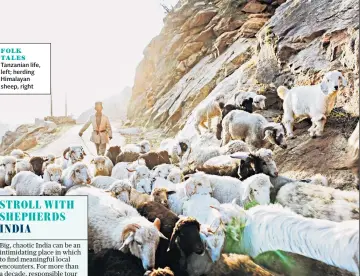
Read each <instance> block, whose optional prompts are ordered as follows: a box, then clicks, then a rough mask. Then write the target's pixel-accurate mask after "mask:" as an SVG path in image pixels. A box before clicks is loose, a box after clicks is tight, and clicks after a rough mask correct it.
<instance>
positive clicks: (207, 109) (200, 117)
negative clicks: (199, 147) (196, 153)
mask: <svg viewBox="0 0 360 276" xmlns="http://www.w3.org/2000/svg"><path fill="white" fill-rule="evenodd" d="M224 105H225V97H224V95H223V94H219V95H217V96H215V97H214V98H213V99H211V101H209V102H208V103H206V104H204V103H202V104H201V105H200V106H199V108H198V109H197V110H196V113H195V125H194V126H195V130H196V131H197V133H198V134H199V135H201V131H200V128H199V126H202V127H203V128H205V129H208V130H209V132H212V129H211V121H212V119H213V118H215V117H217V118H218V122H219V120H220V119H221V109H222V108H223V107H224ZM206 122H207V126H206V125H205V123H206ZM218 122H216V125H217V124H218Z"/></svg>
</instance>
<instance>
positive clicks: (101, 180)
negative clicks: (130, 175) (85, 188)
mask: <svg viewBox="0 0 360 276" xmlns="http://www.w3.org/2000/svg"><path fill="white" fill-rule="evenodd" d="M91 186H94V187H96V188H99V189H101V190H104V191H106V192H108V193H111V195H112V196H113V197H115V198H117V199H119V200H121V201H123V202H125V203H129V202H130V192H131V188H132V185H131V184H130V181H129V180H128V179H122V180H118V179H116V178H113V177H110V176H102V175H101V176H96V177H94V178H93V179H92V180H91Z"/></svg>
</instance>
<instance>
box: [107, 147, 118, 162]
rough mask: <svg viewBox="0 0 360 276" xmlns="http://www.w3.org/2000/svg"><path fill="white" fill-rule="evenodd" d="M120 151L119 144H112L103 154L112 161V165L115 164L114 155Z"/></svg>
mask: <svg viewBox="0 0 360 276" xmlns="http://www.w3.org/2000/svg"><path fill="white" fill-rule="evenodd" d="M120 153H121V148H120V147H119V146H113V147H110V148H109V149H108V150H107V152H106V154H105V156H106V157H108V158H109V159H110V160H111V162H112V163H113V165H114V166H115V165H116V157H117V156H118V155H119V154H120Z"/></svg>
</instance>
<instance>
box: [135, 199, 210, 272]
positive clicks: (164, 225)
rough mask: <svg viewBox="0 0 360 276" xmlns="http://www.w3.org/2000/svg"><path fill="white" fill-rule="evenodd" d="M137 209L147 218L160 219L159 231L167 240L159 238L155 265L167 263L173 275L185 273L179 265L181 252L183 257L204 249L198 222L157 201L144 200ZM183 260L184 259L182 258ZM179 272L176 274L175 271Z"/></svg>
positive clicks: (201, 251) (162, 265) (199, 252)
mask: <svg viewBox="0 0 360 276" xmlns="http://www.w3.org/2000/svg"><path fill="white" fill-rule="evenodd" d="M138 211H139V213H140V214H141V215H143V216H145V217H146V218H147V219H148V220H150V221H154V220H155V218H157V217H158V218H159V219H160V220H161V226H160V231H161V233H163V234H164V236H165V237H167V238H168V239H169V240H168V241H167V240H161V241H160V244H159V247H158V250H157V253H156V255H157V257H156V261H157V266H160V267H164V266H167V265H169V266H170V267H171V269H173V271H174V272H175V275H186V272H185V271H184V269H185V267H182V266H181V265H180V263H179V262H180V260H181V258H182V254H184V256H185V257H187V256H189V255H190V254H192V253H196V254H202V253H203V252H204V250H205V248H204V245H203V243H202V241H201V239H200V233H199V231H200V224H199V223H198V222H197V221H196V220H195V219H192V218H181V219H180V218H179V217H178V216H177V215H176V214H175V213H173V212H171V211H170V210H168V209H167V208H166V207H164V206H162V205H161V204H159V203H157V202H146V203H144V204H142V205H141V206H139V208H138ZM183 261H184V260H183ZM179 271H180V272H181V274H177V272H178V273H179Z"/></svg>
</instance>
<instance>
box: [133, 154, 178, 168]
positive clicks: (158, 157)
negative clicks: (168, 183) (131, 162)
mask: <svg viewBox="0 0 360 276" xmlns="http://www.w3.org/2000/svg"><path fill="white" fill-rule="evenodd" d="M139 158H140V159H144V160H145V164H146V166H147V167H148V168H149V169H150V170H152V169H153V168H154V167H156V166H158V165H160V164H171V162H170V158H169V154H168V152H167V151H166V150H162V151H159V152H155V151H149V152H148V153H144V154H141V155H140V156H139Z"/></svg>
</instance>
